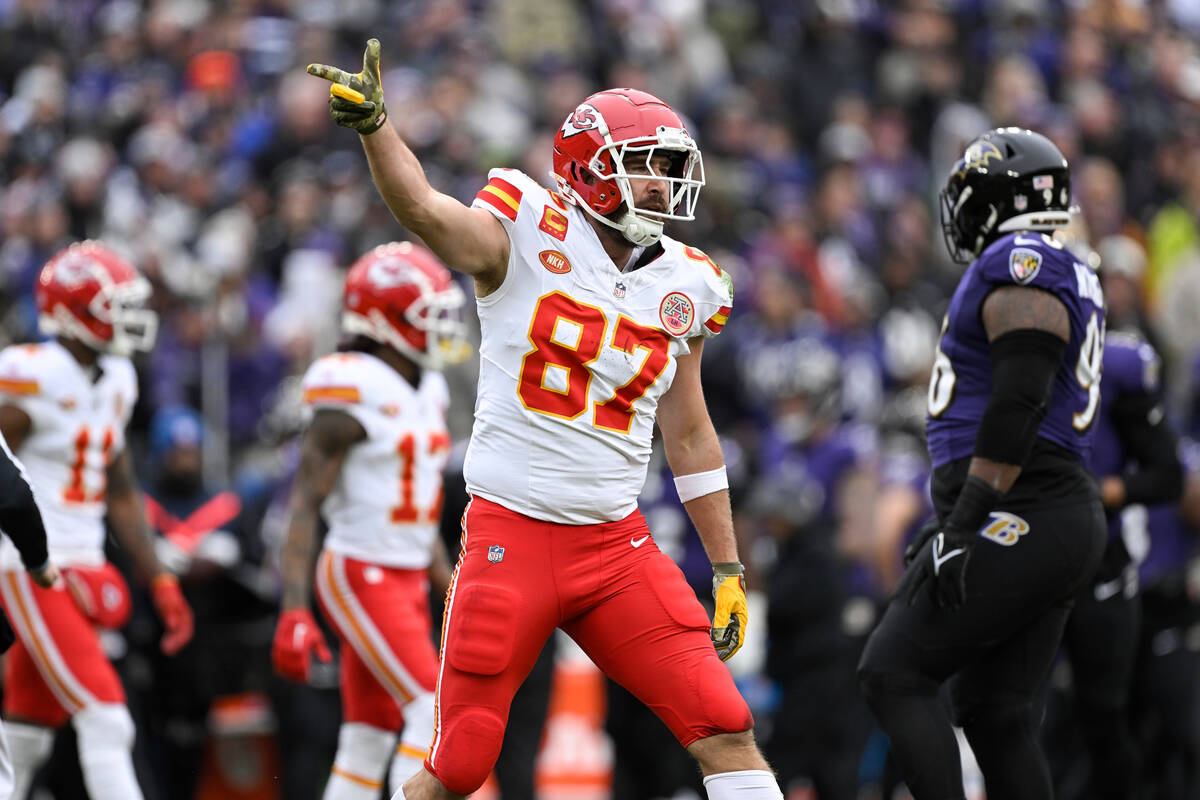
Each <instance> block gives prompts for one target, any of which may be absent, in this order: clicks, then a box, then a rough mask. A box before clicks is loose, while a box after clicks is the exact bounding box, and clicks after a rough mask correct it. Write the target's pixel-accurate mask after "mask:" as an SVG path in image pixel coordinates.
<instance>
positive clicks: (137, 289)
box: [37, 241, 158, 357]
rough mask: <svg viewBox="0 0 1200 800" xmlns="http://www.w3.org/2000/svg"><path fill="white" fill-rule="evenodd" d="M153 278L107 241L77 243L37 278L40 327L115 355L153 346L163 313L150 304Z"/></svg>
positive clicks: (45, 331) (42, 331) (54, 258)
mask: <svg viewBox="0 0 1200 800" xmlns="http://www.w3.org/2000/svg"><path fill="white" fill-rule="evenodd" d="M152 293H153V290H152V288H151V286H150V282H149V281H147V280H146V279H145V278H144V277H142V276H141V275H140V274H138V272H137V270H136V269H135V268H134V267H133V266H132V265H131V264H129V263H128V262H127V261H125V260H124V259H123V258H121V257H120V256H119V255H117V254H116V253H115V252H114V251H113V250H112V249H110V248H109V247H107V246H106V245H104V244H102V243H100V242H96V241H84V242H77V243H75V244H73V245H71V246H70V247H68V248H67V249H65V250H62V251H60V252H59V253H57V254H56V255H55V256H54V257H53V258H51V259H50V260H49V261H48V262H46V265H45V266H44V267H43V268H42V271H41V273H40V274H39V276H38V282H37V304H38V329H39V330H40V331H41V333H43V334H44V335H47V336H63V337H66V338H69V339H74V340H76V341H79V342H81V343H82V344H84V345H87V346H88V347H90V348H91V349H93V350H95V351H96V352H100V353H107V354H109V355H116V356H124V357H129V356H131V355H133V353H134V352H136V351H139V350H141V351H146V350H150V349H151V348H152V347H153V346H154V341H155V339H156V338H157V334H158V314H156V313H155V312H154V311H152V310H150V309H148V308H146V307H145V304H146V302H147V301H148V300H149V299H150V295H151V294H152Z"/></svg>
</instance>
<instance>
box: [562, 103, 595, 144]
mask: <svg viewBox="0 0 1200 800" xmlns="http://www.w3.org/2000/svg"><path fill="white" fill-rule="evenodd" d="M600 119H601V117H600V112H599V111H597V110H596V107H595V106H594V105H592V104H591V103H580V104H579V105H578V106H577V107H576V108H575V110H574V111H572V112H571V115H570V116H569V117H567V119H566V121H565V122H564V123H563V124H562V135H563V137H564V138H566V137H567V136H574V135H575V134H577V133H583V132H584V131H590V130H592V129H593V128H595V127H597V126H599V124H600Z"/></svg>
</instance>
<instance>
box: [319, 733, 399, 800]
mask: <svg viewBox="0 0 1200 800" xmlns="http://www.w3.org/2000/svg"><path fill="white" fill-rule="evenodd" d="M395 741H396V734H394V733H393V732H391V731H385V730H383V729H381V728H375V727H372V726H371V725H364V724H363V723H361V722H343V723H342V727H341V729H340V730H339V731H338V749H337V755H336V756H334V759H333V769H332V770H330V774H329V783H327V784H325V794H324V795H322V800H376V799H377V798H378V797H379V792H380V790H382V789H383V772H384V770H385V769H387V761H388V757H389V756H391V754H392V747H393V745H394V743H395Z"/></svg>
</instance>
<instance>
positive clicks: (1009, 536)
mask: <svg viewBox="0 0 1200 800" xmlns="http://www.w3.org/2000/svg"><path fill="white" fill-rule="evenodd" d="M1027 533H1029V523H1028V522H1026V521H1025V520H1023V519H1021V518H1020V517H1018V516H1017V515H1016V514H1010V513H1008V512H1007V511H993V512H992V513H991V522H989V523H988V524H987V525H985V526H983V528H982V529H981V530H980V531H979V535H980V536H982V537H983V538H985V539H991V540H992V541H993V542H995V543H996V544H1000V545H1004V546H1005V547H1012V546H1013V545H1014V544H1016V543H1017V541H1018V540H1020V538H1021V537H1022V536H1024V535H1025V534H1027Z"/></svg>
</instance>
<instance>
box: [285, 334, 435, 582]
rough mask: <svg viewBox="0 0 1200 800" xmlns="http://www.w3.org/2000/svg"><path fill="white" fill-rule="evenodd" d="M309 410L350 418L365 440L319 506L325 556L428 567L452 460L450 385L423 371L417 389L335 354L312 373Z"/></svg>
mask: <svg viewBox="0 0 1200 800" xmlns="http://www.w3.org/2000/svg"><path fill="white" fill-rule="evenodd" d="M304 402H305V405H306V406H307V407H308V408H310V409H314V410H315V409H320V408H329V409H334V410H336V411H341V412H343V413H346V414H349V415H350V416H352V417H353V418H354V419H356V420H357V421H358V422H359V424H361V425H362V426H363V429H364V430H365V431H366V432H367V438H366V439H365V440H363V441H361V442H359V443H357V444H355V445H354V446H353V447H351V448H350V451H349V452H348V453H347V454H346V460H345V461H343V462H342V468H341V472H340V473H339V475H338V478H337V483H336V484H335V485H334V487H333V491H331V492H330V493H329V496H328V497H326V498H325V502H324V503H323V504H322V505H321V515H322V516H323V517H324V518H325V522H326V523H327V524H328V525H329V533H328V534H327V535H326V537H325V549H327V550H330V551H332V552H334V553H338V554H340V555H344V556H349V557H350V558H357V559H360V560H363V561H370V562H372V563H375V564H381V565H384V566H389V567H405V568H411V569H424V568H425V567H427V566H429V562H430V559H431V554H432V552H433V542H434V537H436V536H437V535H438V525H439V522H440V520H441V513H442V472H443V471H444V470H445V468H446V462H447V460H448V459H449V457H450V434H449V432H448V431H447V430H446V409H447V407H448V406H449V405H450V393H449V390H448V389H447V388H446V380H445V378H443V377H442V376H441V374H440V373H438V372H434V371H432V370H424V371H423V372H422V373H421V383H420V386H418V387H416V388H414V387H413V385H412V384H410V383H409V382H408V381H406V380H405V379H404V378H403V377H401V375H400V373H398V372H396V370H394V369H392V367H390V366H388V365H387V364H385V363H384V362H382V361H380V360H379V359H378V358H375V357H374V356H371V355H368V354H366V353H355V352H351V353H335V354H333V355H328V356H325V357H323V358H320V359H318V360H317V361H316V362H314V363H313V365H312V366H311V367H309V368H308V372H307V373H306V374H305V376H304Z"/></svg>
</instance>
